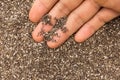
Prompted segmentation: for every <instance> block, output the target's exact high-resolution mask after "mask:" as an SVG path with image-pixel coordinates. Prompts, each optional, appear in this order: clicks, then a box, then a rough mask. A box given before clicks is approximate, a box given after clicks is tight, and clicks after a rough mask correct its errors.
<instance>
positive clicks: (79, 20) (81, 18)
mask: <svg viewBox="0 0 120 80" xmlns="http://www.w3.org/2000/svg"><path fill="white" fill-rule="evenodd" d="M99 8H100V7H99V6H98V5H96V4H95V3H94V2H92V0H86V1H84V2H83V3H82V4H81V5H80V6H79V7H78V8H77V9H76V10H74V11H73V12H72V13H71V14H70V15H69V17H68V21H67V23H66V25H65V26H66V28H67V30H68V31H67V32H65V33H64V32H62V31H61V30H58V31H57V33H58V35H59V36H60V37H57V36H54V37H53V39H55V40H56V41H57V42H52V41H49V42H48V43H47V44H48V46H49V47H51V48H56V47H58V46H60V45H61V44H62V43H64V42H65V41H66V40H67V39H68V38H69V37H70V36H71V35H72V34H73V33H74V32H75V31H77V30H78V29H79V27H80V26H81V25H83V24H84V23H85V22H86V21H88V20H89V19H90V18H91V17H92V16H93V15H95V13H96V12H97V11H98V10H99ZM88 13H89V14H88Z"/></svg>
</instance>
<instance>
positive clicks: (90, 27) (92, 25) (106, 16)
mask: <svg viewBox="0 0 120 80" xmlns="http://www.w3.org/2000/svg"><path fill="white" fill-rule="evenodd" d="M118 15H119V14H118V13H117V12H115V11H112V10H110V9H107V8H103V9H102V10H100V11H99V12H98V13H97V14H96V15H95V16H94V18H92V19H91V20H90V21H89V22H87V23H86V24H85V25H83V26H82V28H81V29H80V30H79V31H78V32H77V33H76V35H75V40H76V41H77V42H83V41H84V40H86V39H88V38H89V37H90V36H92V35H93V34H94V33H95V32H96V31H97V30H98V29H99V28H100V27H102V26H103V25H104V24H105V23H106V22H108V21H110V20H112V19H113V18H115V17H117V16H118Z"/></svg>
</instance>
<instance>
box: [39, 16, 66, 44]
mask: <svg viewBox="0 0 120 80" xmlns="http://www.w3.org/2000/svg"><path fill="white" fill-rule="evenodd" d="M66 21H67V16H64V17H61V18H59V19H57V18H55V25H53V29H52V30H51V31H49V32H44V30H43V28H44V25H47V24H49V25H52V23H51V16H50V15H49V14H46V15H45V16H43V17H42V18H41V22H42V25H43V28H42V29H41V31H40V32H39V35H43V36H44V40H45V41H52V42H56V40H54V39H53V36H57V37H60V36H59V35H58V33H56V31H57V30H58V29H61V30H62V31H63V32H64V33H65V32H67V28H66V27H63V26H64V25H65V24H66Z"/></svg>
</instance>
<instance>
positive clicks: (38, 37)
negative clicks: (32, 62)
mask: <svg viewBox="0 0 120 80" xmlns="http://www.w3.org/2000/svg"><path fill="white" fill-rule="evenodd" d="M32 38H33V40H34V41H35V42H41V41H42V40H43V37H42V36H37V33H36V32H35V31H33V32H32Z"/></svg>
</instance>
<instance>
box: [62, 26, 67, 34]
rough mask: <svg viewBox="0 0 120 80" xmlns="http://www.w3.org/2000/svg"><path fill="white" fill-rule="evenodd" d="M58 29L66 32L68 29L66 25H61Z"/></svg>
mask: <svg viewBox="0 0 120 80" xmlns="http://www.w3.org/2000/svg"><path fill="white" fill-rule="evenodd" d="M60 29H61V31H62V32H63V33H66V32H67V31H68V29H67V27H65V26H64V27H61V28H60Z"/></svg>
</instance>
